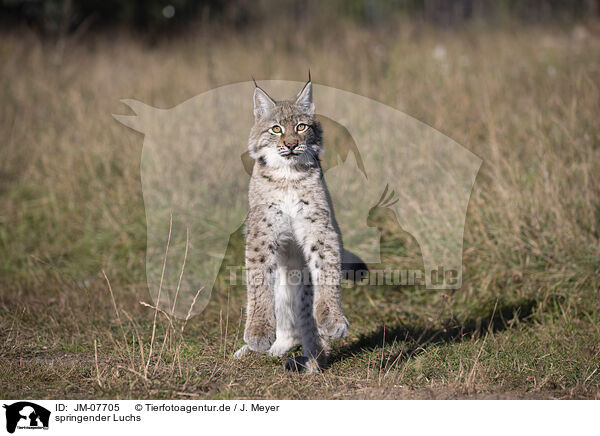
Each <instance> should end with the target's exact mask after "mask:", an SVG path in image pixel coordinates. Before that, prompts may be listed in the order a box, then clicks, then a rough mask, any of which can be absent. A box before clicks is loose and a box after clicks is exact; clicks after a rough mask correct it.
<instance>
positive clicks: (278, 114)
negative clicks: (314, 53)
mask: <svg viewBox="0 0 600 436" xmlns="http://www.w3.org/2000/svg"><path fill="white" fill-rule="evenodd" d="M254 117H255V123H254V126H253V127H252V129H251V132H250V138H249V141H248V149H249V152H250V156H251V157H252V158H253V159H255V161H256V164H255V165H254V169H253V173H252V177H251V180H250V188H249V202H250V211H249V213H248V217H247V220H246V284H247V293H248V303H247V313H246V327H245V330H244V340H245V342H246V345H244V346H243V347H242V348H241V349H239V350H238V351H237V352H236V354H235V356H236V357H241V356H243V355H244V354H246V353H247V352H248V351H255V352H259V353H268V354H270V355H272V356H283V355H284V354H285V353H287V352H288V351H289V350H290V349H291V348H292V347H293V346H295V345H298V344H302V349H303V354H304V355H303V356H301V357H300V358H296V359H295V360H293V359H292V360H289V361H288V362H287V363H286V365H285V366H286V368H287V369H291V370H302V369H306V370H307V371H308V372H314V371H318V370H319V369H320V368H322V367H323V365H325V363H326V361H327V354H328V350H329V345H328V341H329V339H331V338H340V337H344V336H346V333H347V331H348V321H347V320H346V318H345V317H344V314H343V311H342V305H341V278H342V275H341V255H342V251H343V249H342V241H341V236H340V233H339V230H338V226H337V223H336V221H335V215H334V213H333V207H332V204H331V200H330V197H329V193H328V191H327V187H326V185H325V180H324V178H323V171H322V169H321V164H320V160H319V156H320V154H321V153H322V151H323V140H322V132H321V125H320V124H319V122H318V120H317V119H316V117H315V108H314V104H313V98H312V83H311V81H310V79H309V81H308V83H307V84H306V85H305V86H304V88H303V89H302V90H301V91H300V92H299V93H298V95H297V96H296V97H295V98H294V99H292V100H285V101H275V100H273V99H272V98H271V97H269V95H268V94H267V93H266V92H265V91H263V90H262V89H261V88H259V87H258V86H257V87H256V89H255V92H254Z"/></svg>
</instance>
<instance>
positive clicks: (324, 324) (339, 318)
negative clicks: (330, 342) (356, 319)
mask: <svg viewBox="0 0 600 436" xmlns="http://www.w3.org/2000/svg"><path fill="white" fill-rule="evenodd" d="M315 308H316V310H315V318H316V320H317V325H318V328H319V334H321V335H322V336H325V337H328V338H332V339H337V338H345V337H346V335H347V334H348V327H349V324H348V320H347V319H346V317H345V316H344V315H342V313H341V312H340V311H334V310H331V309H330V308H329V307H328V306H327V304H326V303H324V302H323V301H320V302H317V304H316V306H315Z"/></svg>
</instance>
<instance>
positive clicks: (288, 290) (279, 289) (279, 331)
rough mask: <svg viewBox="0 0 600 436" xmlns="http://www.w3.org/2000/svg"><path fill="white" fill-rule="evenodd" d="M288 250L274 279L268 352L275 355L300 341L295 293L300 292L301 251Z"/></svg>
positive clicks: (281, 353)
mask: <svg viewBox="0 0 600 436" xmlns="http://www.w3.org/2000/svg"><path fill="white" fill-rule="evenodd" d="M290 250H291V251H287V250H286V252H285V254H284V255H282V256H281V258H280V259H279V264H278V266H277V274H276V279H275V323H276V327H275V342H274V343H273V345H271V348H270V349H269V354H270V355H271V356H275V357H281V356H283V355H284V354H285V353H287V352H288V351H289V350H290V349H291V348H292V347H294V346H296V345H298V344H300V342H301V338H300V334H299V331H298V328H297V315H296V306H297V301H296V295H297V294H298V293H300V292H302V287H303V285H302V267H303V266H302V259H301V257H299V256H301V253H299V252H295V251H294V250H293V248H292V249H290Z"/></svg>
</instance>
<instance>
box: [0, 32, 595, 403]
mask: <svg viewBox="0 0 600 436" xmlns="http://www.w3.org/2000/svg"><path fill="white" fill-rule="evenodd" d="M403 29H404V30H403V31H402V32H401V33H400V34H398V35H395V36H394V37H393V38H392V37H391V36H390V35H387V34H380V33H378V32H377V31H375V30H371V31H367V30H365V29H357V28H344V27H340V28H336V29H334V30H332V31H331V32H330V33H327V32H325V34H323V35H322V36H321V38H320V39H319V40H317V39H316V38H315V39H311V38H309V34H308V31H306V30H299V32H300V33H299V36H298V38H297V39H293V38H291V39H289V40H276V41H273V39H272V38H271V37H270V36H269V34H268V33H267V32H258V33H257V34H254V35H252V37H248V38H246V39H241V38H240V37H239V35H235V34H232V35H228V36H226V37H224V38H221V39H219V40H213V41H210V40H207V39H206V38H208V36H206V34H199V35H188V36H186V37H182V38H178V39H176V40H172V41H166V42H163V43H160V44H158V45H154V46H148V45H147V44H145V43H144V42H141V41H138V40H136V39H134V38H131V37H129V36H126V35H117V36H112V37H111V36H106V35H105V36H103V35H98V36H94V37H90V38H89V39H87V40H85V41H83V42H82V41H74V40H69V39H67V40H66V41H64V42H65V47H66V48H65V50H64V51H62V50H61V49H60V45H58V46H55V45H54V44H52V43H42V42H40V41H39V40H38V39H37V37H35V36H33V35H29V34H27V33H24V34H22V35H18V36H17V35H14V34H10V33H6V34H4V35H3V37H2V38H1V39H0V56H1V57H2V58H3V59H10V60H11V61H10V62H3V63H2V64H1V65H0V81H1V86H0V98H1V99H2V101H3V102H5V104H3V105H2V106H1V107H0V132H1V133H2V137H3V138H4V140H3V143H2V146H1V147H2V149H1V150H2V159H3V160H2V162H0V204H2V206H1V207H0V397H3V398H7V399H9V398H15V399H16V398H65V397H66V398H92V397H93V398H184V399H185V398H212V399H225V398H328V399H336V398H343V399H352V398H367V399H370V398H599V397H600V369H599V368H600V346H599V343H600V341H599V340H598V339H599V337H600V327H599V326H600V298H599V297H600V296H599V292H600V291H599V290H600V240H599V231H600V230H599V226H600V220H599V218H600V185H598V183H597V174H598V172H599V170H600V146H599V145H600V136H599V132H598V129H597V122H598V119H597V114H598V113H600V98H599V97H600V92H599V84H600V56H599V55H600V36H599V35H598V34H597V32H595V31H594V29H590V32H589V33H588V36H587V37H586V38H584V39H581V38H573V37H572V35H571V29H565V28H554V27H553V28H528V29H526V28H516V29H506V30H503V29H490V30H488V31H487V32H483V31H481V29H477V28H476V27H469V28H465V29H463V30H460V31H453V32H449V31H448V32H441V31H434V30H432V29H423V28H416V27H415V28H412V27H411V26H410V24H408V23H407V24H406V26H405V27H403ZM303 32H304V33H303ZM438 44H443V45H444V47H445V48H446V52H447V58H446V59H444V60H439V59H435V58H433V56H432V52H433V49H434V48H435V47H436V45H438ZM266 51H268V52H269V53H270V55H269V56H266V55H265V52H266ZM306 66H310V68H311V73H312V75H313V79H314V80H315V81H316V82H318V83H322V84H327V85H329V86H333V87H337V88H341V89H347V90H352V91H354V92H356V93H358V94H362V95H366V96H369V97H371V98H375V99H378V100H380V101H382V102H384V103H386V104H389V105H391V106H394V107H398V108H400V109H402V110H403V111H405V112H406V113H408V114H410V115H413V116H415V117H416V118H418V119H420V120H422V121H424V122H426V123H427V124H429V125H431V126H433V127H435V128H437V129H439V130H440V131H442V132H444V133H445V134H447V135H448V136H450V137H452V138H454V139H455V140H456V141H457V142H459V143H461V144H462V145H464V146H466V147H467V148H469V149H470V150H472V151H474V152H475V153H477V154H478V155H479V156H481V157H482V158H483V159H484V164H483V166H482V169H481V171H480V174H479V176H478V179H477V184H476V187H475V190H474V192H473V195H472V198H471V202H470V204H469V210H468V214H467V223H466V228H465V242H464V255H463V264H464V272H463V286H462V288H461V289H459V290H455V291H444V292H440V291H430V290H426V289H423V288H420V287H409V286H404V287H392V286H353V287H350V288H348V289H345V290H344V296H343V304H344V309H345V312H346V314H347V316H348V319H349V321H350V324H351V329H350V332H349V336H348V337H347V338H346V339H344V340H340V341H337V342H335V343H334V344H333V352H332V358H331V365H330V367H328V368H327V369H326V370H325V371H324V372H323V373H322V374H319V375H315V376H307V375H303V374H289V373H285V372H284V371H283V369H282V363H283V361H282V360H281V359H271V358H267V357H261V356H251V357H249V358H248V359H245V360H243V361H235V360H233V359H231V355H232V353H233V351H235V349H236V348H237V347H239V346H240V345H241V339H240V338H241V336H242V328H243V319H241V310H240V309H241V308H242V307H243V306H244V305H245V301H244V299H245V295H244V292H245V290H244V288H243V287H241V286H230V285H229V284H228V281H227V274H226V272H225V270H223V271H222V273H221V275H220V277H219V278H218V280H217V286H216V287H215V289H214V290H213V294H212V298H211V301H210V302H209V304H208V306H207V307H206V309H205V310H204V311H203V312H202V313H201V314H200V315H198V316H196V317H193V318H191V319H190V320H189V321H187V323H185V324H184V323H183V322H182V321H178V320H170V319H168V318H167V317H166V316H164V315H163V314H161V313H158V316H157V321H156V323H155V322H154V317H155V311H154V310H153V309H152V308H149V307H147V306H144V305H141V304H140V302H141V301H142V302H146V303H151V299H150V296H149V294H148V289H147V287H146V284H145V246H146V223H145V214H144V204H143V200H142V192H141V183H140V178H139V163H140V151H141V147H142V141H143V138H142V136H141V135H138V134H135V133H133V132H131V131H128V130H127V129H125V128H123V127H122V126H121V125H119V124H118V123H117V122H115V121H114V120H113V119H112V117H111V115H110V114H111V113H124V112H125V109H124V108H123V107H122V106H121V105H120V103H119V99H121V98H127V97H134V98H137V99H139V100H141V101H144V102H146V103H148V104H152V105H154V106H158V107H170V106H173V105H175V104H178V103H180V102H182V101H183V100H185V99H187V98H189V97H192V96H194V95H196V94H198V93H200V92H202V91H205V90H208V89H211V88H213V87H215V86H218V85H222V84H227V83H231V82H236V81H246V80H248V78H249V77H250V75H251V74H254V75H255V76H256V77H258V78H281V79H292V80H303V79H304V76H305V71H306ZM550 67H552V68H550ZM382 220H383V221H382V222H379V223H378V225H380V226H381V228H382V229H383V230H384V232H383V236H382V238H383V239H382V247H384V252H383V261H384V263H386V264H389V265H400V266H401V267H406V266H407V265H416V266H415V267H416V268H419V267H420V265H422V263H421V260H420V253H419V249H418V246H415V243H414V240H413V239H412V238H411V237H410V235H407V234H403V233H402V232H400V231H399V229H397V228H395V227H394V226H393V225H392V224H390V223H389V222H386V221H385V219H384V218H382ZM241 258H242V239H241V236H240V234H239V233H238V234H235V235H234V237H233V238H232V240H231V245H230V247H229V251H228V256H227V259H226V261H225V262H224V265H236V264H240V262H241ZM411 267H412V266H411ZM102 271H105V272H106V276H107V278H108V280H109V281H110V288H111V289H109V285H108V281H107V280H106V278H105V277H104V275H103V273H102ZM113 296H114V304H113ZM154 328H155V334H154V338H153V330H154ZM163 344H164V345H163ZM151 346H152V353H151V354H150V347H151ZM294 352H296V353H298V350H294ZM149 355H150V358H149Z"/></svg>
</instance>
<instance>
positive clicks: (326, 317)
mask: <svg viewBox="0 0 600 436" xmlns="http://www.w3.org/2000/svg"><path fill="white" fill-rule="evenodd" d="M314 219H315V218H310V219H309V220H308V221H309V223H310V224H308V225H305V226H303V228H302V230H301V232H302V233H303V234H302V235H299V236H300V238H299V239H300V240H301V241H303V243H302V248H303V251H304V256H305V258H306V261H307V263H308V267H309V269H310V274H311V279H312V283H313V286H314V305H313V311H314V316H315V320H316V322H317V325H318V328H319V333H321V334H322V335H323V336H326V337H330V338H343V337H345V336H346V334H347V332H348V320H347V319H346V317H345V316H344V313H343V311H342V283H341V281H342V271H341V253H340V242H339V237H338V235H337V233H336V232H335V230H334V229H333V227H332V226H331V225H330V224H328V225H327V226H325V225H320V224H319V223H318V222H315V223H312V222H311V220H314Z"/></svg>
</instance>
